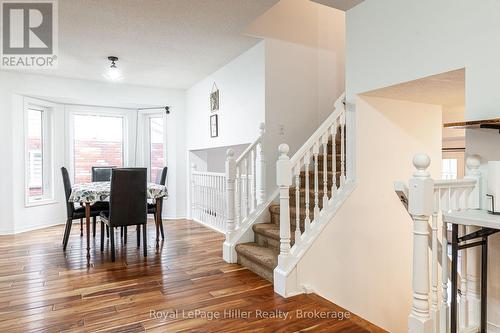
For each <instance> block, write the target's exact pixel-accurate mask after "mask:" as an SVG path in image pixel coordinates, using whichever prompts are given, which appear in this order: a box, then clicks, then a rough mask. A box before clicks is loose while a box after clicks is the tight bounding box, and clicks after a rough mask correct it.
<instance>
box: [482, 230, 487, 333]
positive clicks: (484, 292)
mask: <svg viewBox="0 0 500 333" xmlns="http://www.w3.org/2000/svg"><path fill="white" fill-rule="evenodd" d="M487 300H488V237H484V239H483V244H482V246H481V333H486V329H487V327H486V325H487V315H488V307H487Z"/></svg>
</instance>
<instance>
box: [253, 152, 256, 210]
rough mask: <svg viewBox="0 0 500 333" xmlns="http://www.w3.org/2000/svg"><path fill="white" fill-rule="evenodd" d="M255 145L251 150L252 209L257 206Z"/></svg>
mask: <svg viewBox="0 0 500 333" xmlns="http://www.w3.org/2000/svg"><path fill="white" fill-rule="evenodd" d="M256 171H257V147H256V148H254V149H253V150H252V210H254V209H255V208H257V172H256Z"/></svg>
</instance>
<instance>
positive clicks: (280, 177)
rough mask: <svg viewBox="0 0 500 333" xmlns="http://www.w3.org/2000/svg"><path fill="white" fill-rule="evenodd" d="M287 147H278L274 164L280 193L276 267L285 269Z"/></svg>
mask: <svg viewBox="0 0 500 333" xmlns="http://www.w3.org/2000/svg"><path fill="white" fill-rule="evenodd" d="M289 150H290V149H289V148H288V145H286V144H281V145H280V146H279V153H280V157H279V159H278V161H277V162H276V175H277V185H278V187H279V191H280V254H279V256H278V266H279V267H280V268H281V269H287V268H288V266H289V263H290V193H289V188H290V186H291V185H292V170H291V165H290V158H289V157H288V155H287V154H288V151H289Z"/></svg>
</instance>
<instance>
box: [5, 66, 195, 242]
mask: <svg viewBox="0 0 500 333" xmlns="http://www.w3.org/2000/svg"><path fill="white" fill-rule="evenodd" d="M20 95H24V96H31V97H38V98H42V99H45V100H50V101H55V102H59V103H75V104H87V105H96V106H115V107H125V108H127V107H129V108H135V107H138V106H142V105H148V106H150V105H171V106H172V113H171V115H170V116H169V117H170V118H169V120H168V121H167V136H168V137H167V164H168V166H169V192H170V198H169V199H168V200H167V204H166V209H165V212H166V216H169V217H184V216H185V215H186V210H185V208H186V202H185V197H186V195H185V184H186V174H185V163H186V159H185V157H186V156H185V142H184V131H183V122H184V119H183V117H184V93H183V92H182V91H176V90H168V89H154V88H147V87H139V86H130V85H120V84H107V83H99V82H92V81H82V80H71V79H61V78H54V77H49V76H40V75H27V74H18V73H12V72H1V71H0V133H1V134H0V139H1V143H0V154H1V155H0V156H2V158H3V159H4V161H5V163H2V164H1V165H0V184H1V188H0V209H1V210H2V212H3V213H2V217H1V219H0V233H12V232H20V231H23V230H27V229H30V228H38V227H43V226H45V225H50V224H57V223H63V222H64V219H65V208H64V204H65V203H64V200H63V199H62V196H61V195H62V184H61V181H60V172H59V168H60V167H61V166H62V164H63V163H64V164H67V161H66V158H65V154H66V150H67V147H63V146H62V145H63V144H62V143H61V142H60V141H58V144H57V147H56V156H55V161H54V162H55V168H56V173H55V180H56V183H55V191H56V193H57V199H58V203H57V204H53V205H46V206H39V207H35V208H26V207H25V206H24V143H23V142H24V140H23V135H22V133H23V124H22V112H23V109H22V106H21V105H20V97H19V96H20ZM61 127H64V111H63V110H62V108H57V110H56V129H55V131H56V138H57V139H58V140H63V139H64V131H63V130H62V128H61ZM132 141H133V140H132ZM183 163H184V164H183ZM66 166H67V165H66Z"/></svg>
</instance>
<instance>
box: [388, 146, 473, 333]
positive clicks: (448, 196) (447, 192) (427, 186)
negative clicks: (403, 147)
mask: <svg viewBox="0 0 500 333" xmlns="http://www.w3.org/2000/svg"><path fill="white" fill-rule="evenodd" d="M466 164H467V168H468V170H469V172H468V175H467V176H466V177H465V178H464V179H459V180H436V181H434V180H433V179H432V178H431V177H430V174H429V172H428V171H427V168H428V167H429V165H430V158H429V157H428V156H427V155H425V154H418V155H415V157H414V158H413V165H414V166H415V168H416V169H417V171H416V172H415V173H414V174H413V177H412V178H411V179H410V181H409V183H408V187H405V189H402V187H401V185H400V184H401V183H400V182H398V184H399V185H398V186H396V187H397V188H399V191H400V192H407V198H408V212H409V213H410V215H411V217H412V219H413V269H412V281H413V283H412V289H413V300H412V310H411V313H410V315H409V318H408V329H409V331H410V332H416V333H418V332H422V333H427V332H437V333H440V332H441V333H447V332H449V330H450V311H449V309H450V305H449V300H448V285H449V279H450V272H449V268H448V264H447V263H448V240H447V239H448V226H447V224H446V223H443V221H442V212H449V211H457V210H464V209H477V208H480V207H481V200H480V198H481V189H480V186H481V173H480V171H479V165H480V163H479V158H478V157H477V156H470V157H469V158H467V163H466ZM429 220H430V226H429ZM467 228H471V230H467V231H468V232H472V231H474V230H473V229H472V228H473V227H467ZM440 229H441V235H440V233H439V230H440ZM465 231H466V230H465V227H462V228H461V230H460V232H461V233H462V234H463V233H465ZM439 237H440V238H441V242H439ZM429 244H431V246H430V251H429ZM439 245H440V246H441V248H439ZM429 252H430V254H431V257H430V258H429ZM439 256H442V257H441V258H439ZM429 259H430V260H429ZM460 260H461V263H460V272H459V276H460V291H461V295H460V301H459V327H460V329H461V331H462V330H464V331H471V332H472V331H474V329H476V328H478V326H479V313H480V311H479V305H480V295H479V278H478V274H479V270H478V266H477V265H478V263H479V252H477V249H474V248H470V249H467V250H466V251H462V253H461V256H460ZM439 261H441V263H442V264H441V270H440V269H439ZM443 263H446V264H443ZM429 266H430V267H429ZM439 282H441V286H439Z"/></svg>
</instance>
